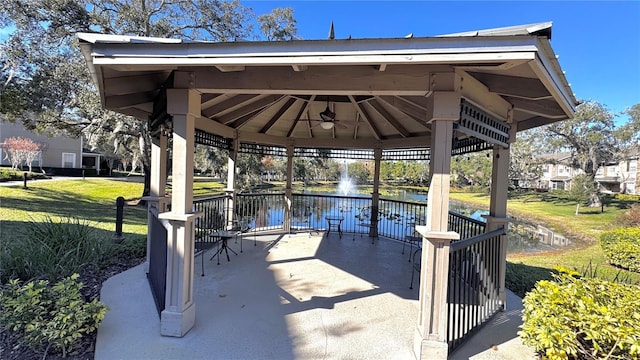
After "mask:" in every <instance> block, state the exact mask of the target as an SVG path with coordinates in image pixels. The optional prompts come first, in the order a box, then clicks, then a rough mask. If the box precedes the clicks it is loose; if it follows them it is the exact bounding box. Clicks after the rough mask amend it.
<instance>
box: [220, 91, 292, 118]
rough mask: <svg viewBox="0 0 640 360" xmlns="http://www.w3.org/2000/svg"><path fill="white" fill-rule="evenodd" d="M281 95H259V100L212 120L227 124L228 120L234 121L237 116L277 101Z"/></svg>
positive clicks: (239, 116)
mask: <svg viewBox="0 0 640 360" xmlns="http://www.w3.org/2000/svg"><path fill="white" fill-rule="evenodd" d="M282 97H283V95H269V96H265V97H261V98H260V99H259V100H256V101H253V102H251V103H249V104H246V105H244V106H242V107H240V108H238V109H237V110H234V111H232V112H230V113H228V114H225V115H223V116H220V117H219V118H214V120H218V121H219V122H221V123H223V124H228V123H230V122H234V121H236V120H238V119H239V118H241V117H243V116H245V115H247V114H250V113H252V112H254V111H256V110H260V109H263V108H265V107H267V106H269V105H271V104H273V103H275V102H277V101H279V100H280V99H281V98H282Z"/></svg>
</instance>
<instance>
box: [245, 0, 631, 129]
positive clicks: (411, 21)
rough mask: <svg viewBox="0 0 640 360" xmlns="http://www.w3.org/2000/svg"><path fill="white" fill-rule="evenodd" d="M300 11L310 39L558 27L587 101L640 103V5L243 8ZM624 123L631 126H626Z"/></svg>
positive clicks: (566, 65)
mask: <svg viewBox="0 0 640 360" xmlns="http://www.w3.org/2000/svg"><path fill="white" fill-rule="evenodd" d="M241 2H242V3H243V4H244V5H245V6H250V7H252V8H253V9H254V11H255V13H256V14H261V13H265V12H269V11H270V10H271V9H272V8H274V7H292V8H293V9H294V15H295V18H296V20H297V22H298V33H299V35H300V36H301V37H302V38H303V39H326V38H327V35H328V33H329V27H330V24H331V21H332V20H333V22H334V24H335V32H336V38H348V37H349V35H351V36H352V37H353V38H386V37H403V36H405V35H407V34H409V33H413V34H414V36H433V35H440V34H447V33H455V32H461V31H468V30H479V29H487V28H494V27H503V26H511V25H521V24H529V23H536V22H545V21H552V22H553V33H552V38H551V46H552V47H553V49H554V51H555V52H556V54H557V55H559V59H558V60H559V61H560V65H561V66H562V68H563V70H564V71H566V76H567V79H568V81H569V83H571V88H572V89H573V92H574V93H575V94H576V97H577V98H578V99H581V100H596V101H599V102H600V103H602V104H604V105H606V106H607V107H608V108H609V110H611V111H612V112H614V113H618V112H621V111H623V110H625V109H626V108H628V107H630V106H632V105H634V104H637V103H640V1H621V2H617V1H535V2H529V1H495V2H487V1H300V0H299V1H241ZM621 120H623V119H621Z"/></svg>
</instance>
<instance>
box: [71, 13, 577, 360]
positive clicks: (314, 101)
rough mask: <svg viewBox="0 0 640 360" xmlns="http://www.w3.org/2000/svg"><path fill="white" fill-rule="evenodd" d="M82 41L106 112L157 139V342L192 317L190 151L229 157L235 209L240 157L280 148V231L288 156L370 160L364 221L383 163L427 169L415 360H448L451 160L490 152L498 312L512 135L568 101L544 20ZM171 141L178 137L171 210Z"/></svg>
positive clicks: (184, 328)
mask: <svg viewBox="0 0 640 360" xmlns="http://www.w3.org/2000/svg"><path fill="white" fill-rule="evenodd" d="M78 37H79V39H80V44H81V48H82V51H83V53H84V56H85V58H86V60H87V63H88V66H89V69H90V71H91V74H92V76H93V79H94V82H95V84H96V86H97V88H98V90H99V92H100V97H101V101H102V105H103V106H104V107H105V108H107V109H110V110H113V111H116V112H119V113H122V114H127V115H131V116H134V117H136V118H138V119H140V120H141V121H148V122H149V126H150V128H151V129H152V131H153V134H154V138H153V143H152V151H151V154H152V169H151V196H150V197H149V198H148V204H149V205H148V206H149V235H148V239H149V240H148V244H149V245H148V248H147V254H148V258H149V256H150V254H151V253H153V252H154V248H153V246H151V244H152V243H153V241H152V240H153V237H154V236H156V235H155V233H154V230H153V227H154V226H152V224H162V225H160V226H163V227H164V228H166V231H167V240H166V242H167V250H166V253H163V254H161V256H165V255H166V259H167V261H166V269H163V270H166V274H163V273H162V272H161V275H160V280H159V282H160V283H162V285H163V286H165V287H166V294H164V299H165V301H164V309H163V310H162V312H161V329H162V330H161V333H162V335H166V336H177V337H181V336H184V335H185V334H186V333H187V332H188V331H189V329H191V327H192V326H193V324H194V321H195V306H196V304H195V303H194V301H193V276H194V255H193V254H194V236H195V235H194V233H195V224H196V219H197V218H198V216H199V214H198V213H197V212H195V211H193V191H192V189H193V187H192V185H193V170H194V169H193V157H194V146H195V143H196V142H200V143H207V144H214V145H216V146H223V147H226V148H228V149H229V150H230V152H229V154H230V155H229V175H228V188H227V191H228V193H229V195H230V196H231V198H232V199H233V196H234V194H235V189H234V174H235V161H236V157H237V155H238V153H239V152H242V151H243V150H244V151H252V149H253V150H255V149H267V148H268V149H280V151H281V153H282V155H284V156H286V157H287V173H288V176H287V182H286V191H285V199H286V204H288V205H287V207H286V208H285V220H284V223H285V225H284V230H285V231H286V230H288V229H289V227H290V216H289V214H290V208H289V207H288V206H290V204H291V197H292V188H291V186H292V166H293V165H292V164H293V162H292V159H293V157H294V156H297V155H299V154H302V153H308V151H309V150H310V149H325V150H326V151H325V153H328V154H331V153H332V152H335V153H339V152H342V153H343V154H344V153H345V152H347V154H348V152H349V151H354V154H355V153H362V152H363V151H364V152H365V153H368V154H370V156H371V159H372V160H373V162H374V164H375V169H374V184H373V193H372V208H373V209H374V211H372V214H377V211H375V209H376V208H377V204H378V200H379V192H378V189H379V174H380V162H381V161H382V160H383V159H390V158H394V157H393V156H402V154H405V155H406V154H409V153H411V154H414V157H404V158H409V159H417V158H422V159H429V160H430V162H429V163H430V186H429V193H428V200H427V214H426V219H425V224H426V225H425V226H422V227H419V229H418V230H419V232H420V234H421V235H422V238H423V245H424V246H423V248H422V261H421V263H422V264H423V266H422V267H421V269H420V287H419V317H418V319H416V323H415V324H414V325H415V327H416V331H415V334H416V335H415V342H414V349H415V354H416V357H417V358H423V359H427V358H429V359H434V358H446V357H447V354H448V351H449V350H448V346H447V336H446V332H447V323H448V322H450V321H451V320H450V319H449V318H448V315H447V314H448V310H447V309H448V305H447V293H448V291H447V283H448V280H449V278H450V276H451V274H450V266H449V259H450V257H449V253H450V248H451V245H452V241H454V242H455V241H456V240H458V239H459V238H460V234H459V233H458V232H456V231H451V227H450V224H449V217H448V212H449V186H450V185H449V178H450V162H451V156H452V155H456V154H463V153H467V152H473V151H479V150H488V149H492V151H493V169H492V182H491V204H490V214H489V216H488V217H487V232H490V233H491V234H492V235H494V237H496V238H497V239H498V240H499V244H500V246H499V247H500V248H499V256H498V258H497V259H495V261H494V262H495V265H496V269H497V274H496V276H497V277H496V279H497V283H498V284H497V289H499V291H498V297H499V301H498V302H497V304H498V305H497V306H499V307H502V306H504V303H505V295H504V271H505V263H506V260H505V259H506V248H505V239H504V238H505V236H504V228H505V227H506V223H507V212H506V203H507V187H508V166H509V144H510V143H511V142H513V141H514V140H515V136H516V132H518V131H522V130H526V129H530V128H534V127H537V126H542V125H546V124H549V123H552V122H556V121H562V120H565V119H568V118H571V117H572V115H573V113H574V110H575V108H574V107H575V105H576V103H577V102H576V99H575V97H574V96H573V94H572V92H571V89H570V87H569V84H568V83H567V81H566V79H565V76H564V75H563V71H562V70H561V68H560V65H559V63H558V61H557V57H556V55H555V54H554V52H553V50H552V48H551V46H550V39H551V23H539V24H530V25H522V26H513V27H507V28H498V29H489V30H480V31H471V32H465V33H458V34H448V35H443V36H436V37H424V38H417V37H411V38H392V39H344V40H339V39H331V40H296V41H286V42H262V41H260V42H224V43H214V42H186V41H182V40H178V39H164V38H146V37H135V36H120V35H103V34H88V33H82V34H78ZM168 135H171V136H172V137H173V145H172V146H173V148H172V151H173V161H172V176H173V185H172V192H171V198H170V204H171V206H170V211H168V209H169V208H168V203H169V199H168V198H167V197H165V179H166V173H167V169H166V164H167V162H166V156H167V155H166V154H167V151H166V150H167V136H168ZM401 158H402V157H401ZM231 215H232V211H230V216H229V218H228V220H229V221H232V216H231ZM374 216H375V215H374ZM372 221H373V222H374V223H375V219H372ZM163 251H164V250H163ZM468 330H469V329H468Z"/></svg>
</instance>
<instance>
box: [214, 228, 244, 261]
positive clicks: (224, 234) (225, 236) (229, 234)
mask: <svg viewBox="0 0 640 360" xmlns="http://www.w3.org/2000/svg"><path fill="white" fill-rule="evenodd" d="M214 236H217V237H219V238H220V241H221V243H222V245H220V249H218V251H216V253H215V254H213V256H211V259H209V260H210V261H211V260H213V258H214V257H216V256H217V257H218V265H220V254H222V252H223V251H224V253H225V254H226V255H227V261H231V259H229V250H230V251H231V252H232V253H234V254H236V255H238V253H237V252H235V251H233V249H232V248H230V247H229V246H228V245H227V242H228V241H229V239H232V238H234V237H236V236H238V232H237V231H217V232H215V234H214Z"/></svg>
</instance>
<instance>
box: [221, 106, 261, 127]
mask: <svg viewBox="0 0 640 360" xmlns="http://www.w3.org/2000/svg"><path fill="white" fill-rule="evenodd" d="M264 109H266V108H259V109H256V110H254V111H252V112H251V113H249V114H246V115H244V116H242V117H241V118H239V119H236V120H235V121H233V122H231V123H230V124H229V126H231V127H232V128H234V129H238V128H240V127H242V126H244V125H245V124H246V123H247V122H249V120H251V119H253V118H254V117H256V116H258V114H260V113H262V112H263V111H264Z"/></svg>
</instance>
